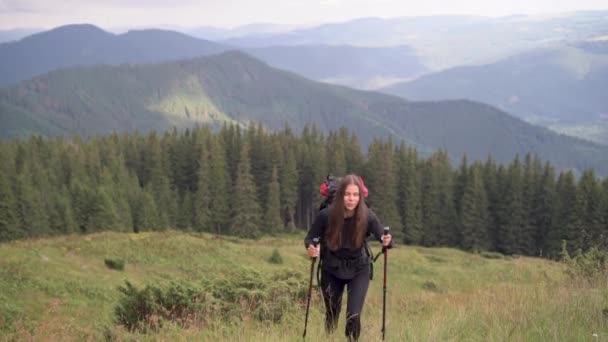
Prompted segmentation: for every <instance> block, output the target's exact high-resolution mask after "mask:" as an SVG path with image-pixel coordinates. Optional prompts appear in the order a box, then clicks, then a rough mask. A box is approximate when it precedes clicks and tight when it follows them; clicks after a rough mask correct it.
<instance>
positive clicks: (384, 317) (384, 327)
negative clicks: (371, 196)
mask: <svg viewBox="0 0 608 342" xmlns="http://www.w3.org/2000/svg"><path fill="white" fill-rule="evenodd" d="M388 231H389V227H384V235H385V236H386V235H387V234H388ZM383 242H384V241H383ZM382 252H383V253H384V284H383V285H382V290H383V297H382V341H384V334H385V333H386V325H385V323H386V269H387V259H388V248H387V247H386V246H384V243H383V244H382Z"/></svg>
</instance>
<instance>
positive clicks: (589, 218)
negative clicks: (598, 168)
mask: <svg viewBox="0 0 608 342" xmlns="http://www.w3.org/2000/svg"><path fill="white" fill-rule="evenodd" d="M578 192H579V196H580V199H581V209H582V212H581V228H582V231H581V235H582V248H583V250H588V249H589V248H591V247H594V246H595V247H597V246H598V244H599V243H600V241H601V239H602V237H601V235H602V233H603V229H602V228H603V225H604V222H603V221H604V218H603V215H604V212H603V211H602V210H603V206H602V188H601V184H600V182H599V180H598V179H597V178H596V176H595V173H594V172H593V170H585V171H584V172H583V175H582V177H581V179H580V180H579V186H578Z"/></svg>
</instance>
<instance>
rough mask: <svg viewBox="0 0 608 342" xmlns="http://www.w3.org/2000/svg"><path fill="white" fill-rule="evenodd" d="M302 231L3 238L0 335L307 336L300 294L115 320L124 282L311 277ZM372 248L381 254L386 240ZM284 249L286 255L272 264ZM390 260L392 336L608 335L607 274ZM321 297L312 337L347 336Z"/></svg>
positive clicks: (433, 253) (450, 253)
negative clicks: (284, 306)
mask: <svg viewBox="0 0 608 342" xmlns="http://www.w3.org/2000/svg"><path fill="white" fill-rule="evenodd" d="M301 238H302V237H301V236H299V235H293V236H283V237H278V238H264V239H261V240H255V241H251V240H240V239H236V238H227V237H216V236H213V235H208V234H194V233H182V232H174V231H169V232H160V233H140V234H127V233H100V234H94V235H88V236H81V235H71V236H66V237H60V238H49V239H38V240H26V241H16V242H12V243H7V244H2V245H0V341H13V340H54V341H55V340H56V341H58V340H61V341H83V340H85V341H86V340H94V341H97V340H118V341H132V340H133V341H135V340H137V341H158V340H175V341H191V340H196V341H301V340H302V336H301V335H302V332H303V327H304V313H305V303H294V305H293V307H292V308H291V309H290V310H289V311H288V312H287V313H286V316H285V317H284V318H283V319H282V320H281V321H280V322H278V323H269V322H260V321H258V320H256V319H253V318H249V317H245V318H244V319H243V320H238V319H237V320H232V321H231V322H230V323H227V322H226V321H222V320H220V319H215V320H213V319H212V320H209V321H206V322H204V323H200V324H194V325H191V326H188V327H186V328H183V327H180V326H177V325H176V324H166V325H164V326H163V327H162V328H161V329H160V330H158V331H156V332H149V333H142V332H130V331H127V330H126V329H125V328H124V327H122V326H118V325H116V323H115V319H114V308H115V306H116V304H117V303H118V300H119V297H120V293H119V292H118V290H117V288H118V286H120V285H124V282H125V280H128V281H129V282H131V283H133V284H134V285H136V286H145V285H146V284H150V283H155V284H168V283H169V282H170V281H171V280H187V281H194V282H196V281H198V280H200V279H202V278H211V277H212V278H213V279H233V278H234V277H238V276H239V272H242V270H244V269H255V270H256V271H258V272H260V273H262V274H271V273H275V272H280V271H282V270H295V271H298V272H300V273H301V277H302V279H308V272H309V269H310V263H309V259H308V258H307V257H306V256H305V251H304V248H303V244H302V242H301ZM372 248H374V250H375V251H378V249H379V246H373V247H372ZM275 250H277V251H279V252H280V255H281V257H282V260H283V263H282V264H273V263H271V262H268V260H269V258H270V257H271V256H272V254H273V252H274V251H275ZM106 258H116V259H120V260H124V261H125V268H124V271H121V272H116V271H115V270H112V269H109V268H108V267H106V265H105V264H104V260H105V259H106ZM378 260H379V261H378V262H377V263H376V267H375V279H374V280H373V281H372V282H371V286H370V289H369V291H368V297H367V300H366V303H365V307H364V311H363V316H362V324H363V333H362V338H361V339H362V340H363V341H372V340H379V339H380V336H381V334H380V330H381V323H382V316H381V313H382V258H379V259H378ZM388 268H389V276H388V281H387V283H388V292H387V311H386V313H387V319H386V327H387V333H386V340H387V341H506V340H508V341H558V340H559V341H595V340H607V339H608V290H607V286H606V285H607V283H606V281H605V280H604V282H603V284H599V285H598V284H595V285H590V284H589V283H588V282H584V281H582V280H577V279H571V278H569V277H568V276H567V275H566V273H565V272H564V271H565V266H564V265H563V264H560V263H556V262H551V261H547V260H541V259H534V258H525V257H518V258H509V257H502V258H498V257H496V256H493V257H492V258H487V257H484V256H483V255H478V254H469V253H465V252H462V251H458V250H454V249H447V248H436V249H428V248H421V247H410V246H398V247H397V248H395V249H393V250H391V251H390V252H389V265H388ZM304 281H306V280H304ZM304 286H305V284H304ZM322 305H323V304H322V301H321V299H320V297H319V295H318V293H317V294H315V296H314V297H313V301H312V304H311V316H310V317H309V324H308V334H307V335H308V336H307V339H308V340H310V341H321V340H324V341H343V340H344V337H343V333H342V332H343V329H344V318H343V317H341V319H340V324H339V328H338V331H336V333H334V334H333V335H330V336H326V335H325V333H324V331H323V307H322ZM342 316H343V314H342ZM594 334H596V335H595V336H597V338H596V337H595V336H594Z"/></svg>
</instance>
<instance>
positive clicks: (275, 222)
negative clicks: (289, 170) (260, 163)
mask: <svg viewBox="0 0 608 342" xmlns="http://www.w3.org/2000/svg"><path fill="white" fill-rule="evenodd" d="M271 179H272V180H271V181H270V183H269V184H268V205H267V206H266V212H265V214H264V220H263V229H264V230H265V231H266V232H267V233H270V234H276V233H278V232H280V231H282V230H283V222H282V221H281V188H280V185H279V171H278V169H277V167H276V166H275V167H273V168H272V178H271Z"/></svg>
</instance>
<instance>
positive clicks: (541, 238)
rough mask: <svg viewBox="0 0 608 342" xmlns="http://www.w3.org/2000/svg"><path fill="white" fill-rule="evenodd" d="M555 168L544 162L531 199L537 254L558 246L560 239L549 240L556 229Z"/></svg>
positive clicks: (541, 254)
mask: <svg viewBox="0 0 608 342" xmlns="http://www.w3.org/2000/svg"><path fill="white" fill-rule="evenodd" d="M555 186H556V185H555V169H554V168H553V167H552V166H551V165H550V164H549V163H546V164H545V166H544V169H543V173H542V176H541V178H540V181H539V184H538V189H537V191H536V194H535V196H534V199H533V203H532V211H531V216H532V217H534V224H535V226H536V227H537V230H536V246H538V248H539V249H540V250H539V255H540V256H546V254H547V251H549V250H551V247H550V246H551V245H553V246H554V249H555V248H557V247H558V246H560V244H561V241H559V240H556V241H550V240H549V239H550V237H551V236H552V235H553V233H552V232H553V231H554V230H556V229H557V226H556V215H557V194H556V189H555Z"/></svg>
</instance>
